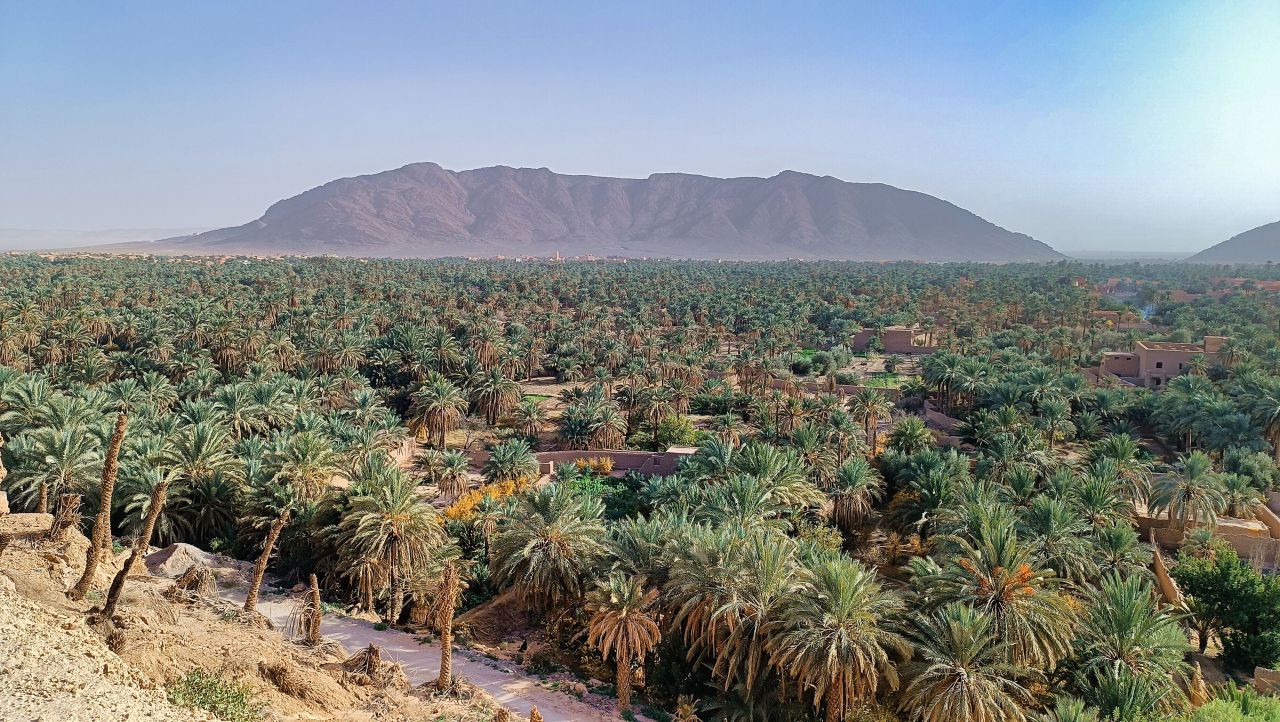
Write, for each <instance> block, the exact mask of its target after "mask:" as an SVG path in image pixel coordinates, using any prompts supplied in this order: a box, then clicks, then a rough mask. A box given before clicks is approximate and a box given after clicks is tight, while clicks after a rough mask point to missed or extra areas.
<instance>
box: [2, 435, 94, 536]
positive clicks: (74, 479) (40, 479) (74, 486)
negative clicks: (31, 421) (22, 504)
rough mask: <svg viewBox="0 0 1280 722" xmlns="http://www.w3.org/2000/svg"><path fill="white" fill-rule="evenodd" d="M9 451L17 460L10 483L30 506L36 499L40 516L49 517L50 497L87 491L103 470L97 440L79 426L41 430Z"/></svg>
mask: <svg viewBox="0 0 1280 722" xmlns="http://www.w3.org/2000/svg"><path fill="white" fill-rule="evenodd" d="M9 450H10V453H11V454H12V455H13V458H14V460H15V463H14V468H13V470H12V474H11V475H10V479H9V483H10V484H12V485H13V486H14V487H15V488H16V489H19V490H21V491H22V492H23V497H24V498H25V499H26V500H27V501H28V503H29V502H30V500H31V497H35V499H34V501H35V504H34V506H35V512H36V513H37V514H47V513H49V498H50V497H56V496H58V495H60V494H63V493H65V492H67V491H72V490H84V489H86V488H88V486H89V484H91V483H92V479H93V478H94V476H95V474H96V472H97V471H99V470H100V469H101V463H102V462H101V460H100V459H101V456H100V449H99V447H98V442H97V439H96V438H95V437H94V435H93V434H90V433H87V431H86V429H84V428H82V427H79V426H74V427H71V428H64V429H54V428H50V427H43V428H38V429H36V430H35V431H33V432H31V433H29V434H24V435H21V436H19V437H18V438H17V439H14V441H13V442H12V443H11V444H10V445H9ZM28 508H30V507H28Z"/></svg>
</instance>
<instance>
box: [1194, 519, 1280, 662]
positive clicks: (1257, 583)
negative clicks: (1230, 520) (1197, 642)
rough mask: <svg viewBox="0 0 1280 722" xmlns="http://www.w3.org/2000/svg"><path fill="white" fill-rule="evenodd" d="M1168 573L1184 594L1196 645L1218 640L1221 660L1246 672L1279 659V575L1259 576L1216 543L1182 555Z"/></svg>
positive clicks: (1246, 564) (1232, 553) (1233, 552)
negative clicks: (1198, 634)
mask: <svg viewBox="0 0 1280 722" xmlns="http://www.w3.org/2000/svg"><path fill="white" fill-rule="evenodd" d="M1171 573H1172V575H1173V578H1174V579H1175V580H1177V582H1178V585H1179V587H1180V588H1181V589H1182V592H1183V594H1184V595H1186V597H1187V603H1188V607H1189V609H1190V611H1191V615H1192V619H1193V621H1194V624H1195V626H1196V629H1197V630H1198V631H1200V632H1201V647H1202V648H1203V647H1204V645H1205V644H1206V642H1207V641H1208V638H1209V635H1217V636H1218V637H1220V638H1221V639H1222V648H1223V653H1222V659H1223V661H1224V663H1225V664H1226V665H1227V666H1228V667H1231V668H1234V669H1241V670H1244V671H1252V670H1253V668H1254V667H1255V666H1263V667H1271V666H1274V665H1275V664H1276V663H1277V662H1280V577H1275V576H1264V575H1262V574H1259V573H1258V572H1257V571H1255V570H1254V569H1253V567H1251V566H1250V565H1249V564H1248V563H1247V562H1245V561H1243V560H1242V559H1240V557H1239V555H1238V554H1236V552H1235V551H1234V550H1233V549H1231V548H1229V547H1227V546H1225V545H1224V544H1221V543H1218V544H1213V545H1211V546H1210V549H1209V550H1208V552H1207V553H1204V554H1203V555H1202V556H1198V557H1197V556H1191V555H1189V554H1186V553H1184V554H1182V555H1181V556H1180V557H1179V559H1178V564H1177V565H1176V566H1175V567H1174V568H1173V569H1172V572H1171Z"/></svg>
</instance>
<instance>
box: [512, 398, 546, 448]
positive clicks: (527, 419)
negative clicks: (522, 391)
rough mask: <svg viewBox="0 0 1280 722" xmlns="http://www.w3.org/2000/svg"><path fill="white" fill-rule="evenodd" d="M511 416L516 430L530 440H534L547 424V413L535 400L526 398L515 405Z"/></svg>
mask: <svg viewBox="0 0 1280 722" xmlns="http://www.w3.org/2000/svg"><path fill="white" fill-rule="evenodd" d="M512 416H513V418H514V420H515V423H516V430H517V431H519V432H520V433H521V434H523V435H524V436H527V437H529V438H531V439H532V438H536V437H537V436H538V434H539V432H541V431H542V427H543V426H544V425H545V424H546V423H547V412H546V410H545V409H543V408H542V404H540V403H538V400H537V399H532V398H528V397H525V399H524V400H523V401H521V402H520V403H519V404H517V405H516V408H515V411H514V412H513V413H512Z"/></svg>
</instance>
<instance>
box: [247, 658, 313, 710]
mask: <svg viewBox="0 0 1280 722" xmlns="http://www.w3.org/2000/svg"><path fill="white" fill-rule="evenodd" d="M258 674H259V676H261V677H262V678H263V679H265V680H266V681H268V682H270V683H271V685H272V686H273V687H275V688H276V689H278V690H280V692H281V693H283V694H287V695H289V696H290V697H293V698H294V699H300V700H303V701H307V702H325V701H327V699H328V697H327V695H326V694H325V692H324V691H323V690H322V689H320V688H318V687H317V686H316V685H315V683H314V682H312V680H311V679H310V678H309V677H308V676H307V675H306V674H303V673H302V672H300V671H299V670H298V669H297V668H296V667H294V666H293V665H290V664H288V663H286V662H268V661H266V660H262V661H260V662H258Z"/></svg>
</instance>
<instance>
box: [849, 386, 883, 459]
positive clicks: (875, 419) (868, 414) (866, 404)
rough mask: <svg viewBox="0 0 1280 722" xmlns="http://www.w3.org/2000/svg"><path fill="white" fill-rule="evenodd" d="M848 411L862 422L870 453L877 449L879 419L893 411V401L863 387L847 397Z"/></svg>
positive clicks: (875, 451)
mask: <svg viewBox="0 0 1280 722" xmlns="http://www.w3.org/2000/svg"><path fill="white" fill-rule="evenodd" d="M849 413H851V414H853V416H854V418H856V419H858V420H860V421H861V422H862V428H863V430H864V432H865V433H866V435H867V443H868V444H870V445H871V453H872V454H875V453H877V452H878V450H879V446H878V442H879V435H880V420H881V419H884V418H887V417H888V416H889V414H891V413H893V402H892V401H890V400H889V398H888V397H887V396H885V395H884V394H882V393H880V392H878V391H873V390H872V389H864V390H862V391H859V392H858V393H856V394H854V395H853V397H852V398H850V399H849Z"/></svg>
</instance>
